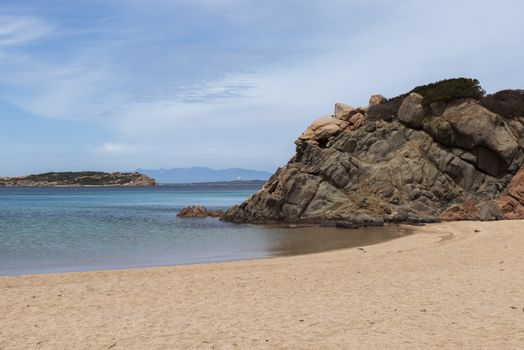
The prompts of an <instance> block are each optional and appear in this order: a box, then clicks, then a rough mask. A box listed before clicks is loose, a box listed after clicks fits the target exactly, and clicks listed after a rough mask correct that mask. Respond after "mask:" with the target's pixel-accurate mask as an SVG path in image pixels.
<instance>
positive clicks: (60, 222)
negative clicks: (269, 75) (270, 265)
mask: <svg viewBox="0 0 524 350" xmlns="http://www.w3.org/2000/svg"><path fill="white" fill-rule="evenodd" d="M257 190H258V188H256V187H255V188H253V187H251V188H249V187H245V188H225V187H223V186H222V187H218V188H212V187H186V188H180V187H154V188H153V187H149V188H118V187H115V188H0V275H13V274H32V273H48V272H62V271H86V270H101V269H114V268H130V267H146V266H162V265H175V264H188V263H201V262H213V261H227V260H239V259H252V258H263V257H270V256H277V255H289V254H300V253H309V252H314V251H322V250H327V249H334V248H341V247H346V246H352V245H359V244H369V243H373V242H375V241H381V240H384V239H390V238H394V237H397V236H398V235H399V232H391V230H389V231H387V230H380V229H378V230H377V229H375V230H368V231H365V230H364V231H362V230H352V231H351V232H352V233H348V232H350V231H346V230H337V229H320V228H306V229H304V228H301V229H286V228H268V227H262V226H253V225H234V224H230V223H225V222H221V221H219V220H217V219H214V218H206V219H180V218H178V217H177V216H176V214H177V212H178V211H179V210H180V209H181V208H183V207H186V206H189V205H197V204H201V205H205V206H207V207H208V208H211V209H224V208H227V207H229V206H231V205H233V204H236V203H239V202H241V201H242V200H244V199H245V198H247V197H248V196H249V195H250V194H252V193H254V192H255V191H257ZM357 231H358V232H357Z"/></svg>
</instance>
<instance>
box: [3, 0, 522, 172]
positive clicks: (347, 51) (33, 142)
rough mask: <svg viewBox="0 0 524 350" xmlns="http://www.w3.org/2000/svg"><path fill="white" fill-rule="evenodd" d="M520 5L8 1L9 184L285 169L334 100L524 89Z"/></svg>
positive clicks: (407, 0) (336, 0) (410, 0)
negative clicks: (438, 88) (417, 90)
mask: <svg viewBox="0 0 524 350" xmlns="http://www.w3.org/2000/svg"><path fill="white" fill-rule="evenodd" d="M522 13H524V2H522V0H498V1H496V2H493V1H484V0H474V1H470V0H462V1H461V0H453V1H451V0H441V1H425V0H416V1H415V0H404V1H385V0H367V1H365V0H346V1H342V0H322V1H306V0H302V1H298V0H265V1H259V0H187V1H177V0H103V1H102V0H90V1H84V0H74V1H71V0H61V1H59V0H25V1H19V0H1V1H0V176H15V175H25V174H30V173H37V172H45V171H67V170H70V171H79V170H101V171H131V170H134V169H137V168H150V169H153V168H171V167H189V166H209V167H213V168H228V167H245V168H252V169H259V170H270V171H273V170H275V169H276V168H277V167H278V166H281V165H284V164H285V163H286V162H287V161H288V160H289V159H290V157H291V156H292V155H293V153H294V144H293V141H294V140H295V139H296V137H297V136H299V135H300V133H301V132H302V131H303V130H304V129H305V128H306V127H307V126H308V125H309V124H310V122H311V121H312V120H314V119H315V118H317V117H319V116H321V115H325V114H330V113H332V111H333V106H334V104H335V103H336V102H344V103H348V104H350V105H353V106H365V105H367V102H368V99H369V96H370V95H372V94H375V93H380V94H382V95H384V96H386V97H392V96H396V95H399V94H401V93H404V92H406V91H409V90H411V89H412V88H413V87H415V86H417V85H421V84H425V83H429V82H433V81H437V80H441V79H446V78H451V77H472V78H477V79H479V80H480V82H481V84H482V86H483V87H484V89H485V90H487V91H488V92H495V91H498V90H502V89H506V88H524V65H523V64H522V62H524V45H523V40H524V37H523V33H524V21H522V19H521V17H522Z"/></svg>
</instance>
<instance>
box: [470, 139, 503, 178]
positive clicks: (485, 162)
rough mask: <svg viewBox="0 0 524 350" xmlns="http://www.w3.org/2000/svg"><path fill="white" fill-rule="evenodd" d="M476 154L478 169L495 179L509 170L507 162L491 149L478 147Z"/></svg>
mask: <svg viewBox="0 0 524 350" xmlns="http://www.w3.org/2000/svg"><path fill="white" fill-rule="evenodd" d="M474 152H475V154H476V155H477V164H476V168H477V169H479V170H480V171H483V172H485V173H487V174H489V175H491V176H494V177H501V176H503V175H504V174H505V173H506V171H507V170H508V164H507V163H506V161H505V160H504V159H503V158H502V157H500V156H499V155H498V154H497V153H495V152H493V151H492V150H490V149H489V148H486V147H483V146H478V147H476V148H475V151H474Z"/></svg>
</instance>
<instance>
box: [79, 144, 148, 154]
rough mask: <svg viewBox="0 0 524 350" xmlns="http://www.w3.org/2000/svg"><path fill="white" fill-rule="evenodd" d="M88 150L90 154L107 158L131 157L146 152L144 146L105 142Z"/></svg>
mask: <svg viewBox="0 0 524 350" xmlns="http://www.w3.org/2000/svg"><path fill="white" fill-rule="evenodd" d="M88 150H89V151H90V152H91V153H94V154H99V155H109V156H121V155H133V154H137V153H141V152H144V151H147V150H148V147H147V146H144V145H133V144H129V143H120V142H106V143H103V144H101V145H90V146H89V147H88Z"/></svg>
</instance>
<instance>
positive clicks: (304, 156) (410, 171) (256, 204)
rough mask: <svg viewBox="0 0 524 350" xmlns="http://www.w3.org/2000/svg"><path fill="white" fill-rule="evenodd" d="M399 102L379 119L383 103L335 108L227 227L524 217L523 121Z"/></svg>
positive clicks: (406, 98) (457, 102) (466, 101)
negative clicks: (376, 109)
mask: <svg viewBox="0 0 524 350" xmlns="http://www.w3.org/2000/svg"><path fill="white" fill-rule="evenodd" d="M402 96H403V99H402V100H401V101H402V102H401V104H400V106H399V108H398V109H397V110H396V111H395V113H394V114H395V115H394V116H392V117H391V118H390V117H388V118H386V117H384V118H382V119H378V120H371V119H370V118H369V113H368V112H369V110H370V109H371V108H372V106H376V105H381V104H384V103H386V102H387V100H386V99H385V98H383V97H381V96H380V97H379V95H374V96H372V98H371V99H370V106H369V107H365V108H353V107H351V106H349V105H345V104H340V103H339V104H337V105H336V106H335V114H334V115H328V116H323V117H321V118H319V119H317V120H315V121H314V122H313V123H312V124H311V125H310V126H309V127H308V128H307V129H306V130H305V131H304V133H302V135H300V136H299V137H298V139H297V140H296V141H295V144H296V154H295V155H294V156H293V157H292V158H291V160H290V161H289V162H288V164H287V165H286V166H284V167H282V168H279V169H278V170H277V172H276V173H275V174H274V175H273V176H272V177H271V178H270V179H269V180H268V181H267V182H266V183H265V185H264V187H263V188H262V189H261V190H260V191H259V192H257V193H256V194H254V195H253V196H251V197H250V198H248V199H247V200H246V201H244V202H243V203H241V204H240V205H237V206H234V207H232V208H230V209H229V210H228V211H227V212H226V213H225V215H224V217H223V219H224V220H227V221H232V222H237V223H246V222H247V223H280V222H294V223H296V222H302V223H328V225H329V222H339V223H340V222H347V223H348V225H352V224H354V223H357V225H358V223H359V222H365V221H366V220H364V221H363V219H362V218H368V221H367V222H375V223H376V222H379V221H380V220H382V221H385V222H406V221H407V222H432V221H436V220H439V219H441V220H468V219H483V220H495V219H500V218H505V219H510V218H511V219H514V218H524V169H521V168H522V166H523V164H524V148H523V146H524V116H514V117H512V118H507V117H503V116H500V115H498V114H496V113H494V112H492V111H490V110H488V109H487V108H485V107H484V106H483V105H482V103H481V101H479V100H478V99H474V98H459V99H451V100H448V101H435V102H432V103H430V104H427V103H425V100H424V97H423V96H422V95H420V94H417V93H411V94H407V95H402ZM375 119H376V118H375ZM370 220H371V221H370ZM340 225H342V226H343V225H344V224H339V226H340Z"/></svg>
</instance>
